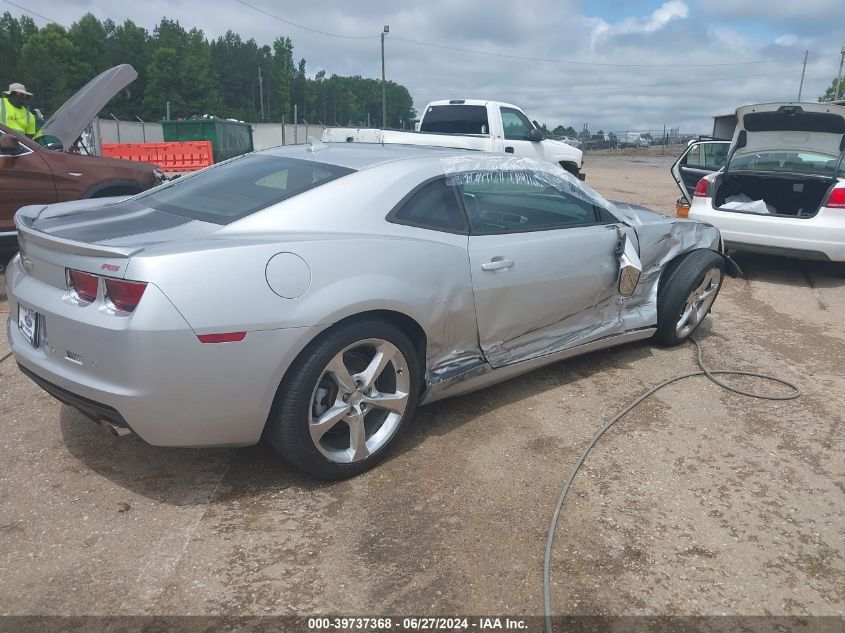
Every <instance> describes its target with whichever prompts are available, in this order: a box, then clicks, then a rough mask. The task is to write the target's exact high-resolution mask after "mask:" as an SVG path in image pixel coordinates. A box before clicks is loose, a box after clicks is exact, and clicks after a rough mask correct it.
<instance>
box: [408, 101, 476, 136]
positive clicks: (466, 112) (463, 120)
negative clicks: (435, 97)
mask: <svg viewBox="0 0 845 633" xmlns="http://www.w3.org/2000/svg"><path fill="white" fill-rule="evenodd" d="M489 131H490V125H489V124H488V122H487V107H486V106H479V105H442V106H429V108H428V110H426V111H425V114H424V115H423V120H422V123H421V124H420V132H440V133H441V134H488V133H489Z"/></svg>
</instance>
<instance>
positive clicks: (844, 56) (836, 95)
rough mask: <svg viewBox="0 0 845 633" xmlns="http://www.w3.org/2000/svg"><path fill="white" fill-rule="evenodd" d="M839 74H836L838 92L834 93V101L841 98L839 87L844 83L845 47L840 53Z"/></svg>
mask: <svg viewBox="0 0 845 633" xmlns="http://www.w3.org/2000/svg"><path fill="white" fill-rule="evenodd" d="M839 54H840V55H839V72H838V73H836V91H835V92H834V93H833V100H834V101H836V99H838V98H839V86H840V84H841V83H842V62H843V61H845V46H843V47H842V50H841V51H839Z"/></svg>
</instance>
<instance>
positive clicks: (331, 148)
mask: <svg viewBox="0 0 845 633" xmlns="http://www.w3.org/2000/svg"><path fill="white" fill-rule="evenodd" d="M315 149H316V151H312V149H311V145H308V144H305V145H286V146H284V147H271V148H270V149H266V150H262V151H261V152H257V153H259V154H269V155H271V156H284V157H287V158H299V159H303V160H315V161H317V162H320V163H328V164H330V165H337V166H339V167H347V168H349V169H355V170H356V171H357V170H362V169H367V168H368V167H374V166H375V165H381V164H384V163H389V162H394V161H397V160H409V159H414V158H417V159H419V158H422V159H425V158H430V159H431V160H432V161H440V160H441V159H444V158H457V157H461V156H467V155H471V156H473V157H477V158H487V157H501V156H500V155H499V154H493V153H490V152H475V151H472V150H467V149H455V148H448V147H428V146H425V145H401V144H397V143H320V144H318V145H316V146H315ZM502 158H503V157H502Z"/></svg>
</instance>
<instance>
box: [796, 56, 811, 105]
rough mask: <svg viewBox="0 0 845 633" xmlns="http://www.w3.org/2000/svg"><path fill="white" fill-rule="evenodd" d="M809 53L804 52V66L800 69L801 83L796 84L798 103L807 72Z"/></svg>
mask: <svg viewBox="0 0 845 633" xmlns="http://www.w3.org/2000/svg"><path fill="white" fill-rule="evenodd" d="M809 52H810V51H804V66H803V68H801V83H800V84H798V101H801V93H802V92H803V91H804V73H806V72H807V54H808V53H809Z"/></svg>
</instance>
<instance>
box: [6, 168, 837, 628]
mask: <svg viewBox="0 0 845 633" xmlns="http://www.w3.org/2000/svg"><path fill="white" fill-rule="evenodd" d="M670 163H671V159H670V158H669V157H662V156H649V157H631V156H626V157H614V156H589V157H588V159H587V163H586V168H585V170H586V172H587V174H588V180H587V182H588V183H589V184H590V185H591V186H593V187H595V188H596V189H597V190H598V191H600V192H602V193H603V194H605V195H606V196H607V197H609V198H612V199H620V200H625V201H630V202H635V203H639V204H644V205H646V206H650V207H652V208H655V209H657V210H660V211H663V212H667V213H669V212H671V211H672V210H673V209H674V201H675V199H676V198H677V195H678V192H677V189H676V188H675V185H674V183H673V182H672V180H671V178H670V176H669V174H668V166H669V164H670ZM737 261H738V262H739V263H740V265H741V266H742V267H743V268H744V269H745V272H746V275H745V276H744V277H743V278H740V279H730V280H728V281H727V283H726V284H725V286H724V288H723V291H722V293H721V295H720V297H719V299H718V301H717V302H716V305H715V308H714V310H713V313H712V315H711V317H710V318H709V319H708V320H707V321H706V322H705V324H704V325H703V326H702V329H701V330H700V339H701V340H702V343H703V345H704V348H705V357H706V360H707V361H708V362H709V363H710V364H711V365H712V366H714V367H726V368H727V367H729V368H740V369H747V370H760V371H763V372H766V373H773V374H776V375H779V376H783V377H784V378H786V379H788V380H792V381H795V382H797V383H798V384H799V385H800V386H801V388H802V390H803V391H804V395H803V396H802V397H801V398H800V399H799V400H794V401H789V402H768V401H760V400H749V399H746V398H742V397H740V396H737V395H735V394H732V393H728V392H725V391H723V390H720V389H718V388H717V387H715V386H714V385H712V384H710V383H708V382H707V381H705V380H703V379H700V378H694V379H691V380H687V381H685V382H683V383H680V384H677V385H673V386H671V387H669V388H667V389H666V390H664V391H663V392H661V393H660V394H658V395H657V396H656V397H654V398H652V399H650V400H649V401H647V402H646V403H644V404H643V405H642V406H640V407H639V408H638V409H636V410H635V411H634V412H633V413H631V414H630V415H629V416H628V417H627V418H625V419H624V420H623V421H622V422H620V423H619V424H618V425H617V427H615V428H614V429H613V430H612V431H610V432H609V433H608V434H607V435H606V436H605V437H604V438H603V439H602V440H601V441H600V443H599V444H598V446H597V448H596V449H595V450H594V452H593V454H592V455H591V457H590V458H589V459H588V461H587V463H586V466H585V468H584V470H583V471H582V473H581V474H580V475H579V477H578V478H577V479H576V482H575V485H574V487H573V489H572V493H571V497H570V500H569V501H568V502H567V504H566V506H565V507H564V512H563V516H562V519H561V522H560V525H559V529H558V533H557V541H556V549H555V554H554V559H553V567H552V578H553V583H554V586H553V588H552V597H553V602H554V608H555V611H556V612H559V613H563V614H589V615H722V614H727V615H769V616H771V615H795V616H798V615H800V616H807V615H830V616H837V615H838V616H840V617H841V616H842V614H843V607H845V560H843V543H845V521H843V507H845V504H843V501H845V488H843V483H845V462H843V459H842V455H843V448H844V447H843V432H842V431H843V429H842V420H843V413H842V412H843V410H845V372H843V371H842V370H843V362H842V357H843V351H845V330H843V327H842V314H843V313H845V287H843V281H844V280H843V277H844V276H845V268H843V266H842V265H833V264H819V263H807V262H797V261H791V260H786V259H780V258H774V257H763V256H750V255H746V256H738V257H737ZM1 292H2V287H0V293H1ZM0 299H5V297H4V296H3V295H2V294H0ZM3 311H5V312H8V304H7V303H6V302H5V301H0V312H3ZM3 316H5V315H3ZM7 351H8V348H7V346H6V343H5V340H3V341H2V342H0V356H2V355H4V354H5V353H6V352H7ZM694 367H695V362H694V355H693V350H692V348H691V347H689V346H683V347H680V348H675V349H662V348H659V347H656V346H654V345H651V344H650V343H649V342H648V341H646V342H643V343H637V344H631V345H627V346H624V347H620V348H616V349H612V350H606V351H602V352H597V353H593V354H590V355H587V356H584V357H581V358H578V359H574V360H570V361H567V362H563V363H560V364H557V365H553V366H550V367H547V368H544V369H541V370H538V371H535V372H533V373H530V374H528V375H525V376H522V377H519V378H516V379H514V380H511V381H510V382H508V383H506V384H503V385H499V386H495V387H492V388H489V389H487V390H485V391H482V392H478V393H476V394H472V395H468V396H464V397H461V398H456V399H453V400H448V401H444V402H440V403H435V404H433V405H430V406H428V407H424V408H422V409H421V410H420V411H419V413H418V415H417V417H416V418H415V420H414V423H413V425H412V426H411V427H410V428H408V429H407V430H406V433H405V435H404V436H403V437H402V438H401V440H400V441H399V445H398V448H397V450H396V451H395V452H394V453H393V456H392V457H391V458H390V459H389V460H388V461H386V462H385V463H384V464H383V465H381V466H380V467H378V468H377V469H375V470H374V471H371V472H369V473H367V474H365V475H363V476H360V477H357V478H355V479H352V480H350V481H345V482H341V483H331V484H326V483H318V482H315V481H312V480H310V479H308V478H307V477H305V476H303V475H301V474H299V473H298V472H296V471H294V470H293V469H291V468H289V467H287V466H286V465H285V464H283V463H280V462H279V461H278V460H277V459H276V458H275V457H274V456H273V455H272V454H271V453H270V452H269V451H268V450H267V449H265V448H262V447H255V448H247V449H237V450H168V449H161V448H153V447H150V446H147V445H145V444H144V443H143V442H141V441H139V440H138V439H135V438H132V437H130V438H127V439H124V440H115V439H114V438H112V437H110V436H108V435H107V434H105V432H103V431H102V430H101V429H99V428H98V427H96V426H95V425H93V424H92V423H90V422H89V421H87V420H86V419H85V418H83V417H82V416H81V415H80V414H78V413H77V412H75V411H74V410H73V409H71V408H68V407H65V406H62V405H60V404H59V403H58V402H57V401H55V400H53V399H52V398H51V397H50V396H48V395H47V394H45V393H44V392H42V391H41V390H40V389H39V388H38V387H36V386H35V385H34V384H33V383H31V382H30V381H29V380H27V379H26V378H25V377H24V376H23V375H22V374H20V373H19V371H18V370H17V368H16V367H15V365H14V363H13V362H12V361H10V360H7V361H5V362H4V363H3V364H2V365H0V385H2V388H1V389H0V447H2V458H0V613H3V614H7V615H26V614H56V615H131V614H184V615H253V614H298V615H310V614H316V613H323V614H325V613H347V614H348V613H353V614H361V615H366V614H370V615H372V614H408V613H416V614H425V615H437V614H442V615H453V614H465V613H476V614H479V613H506V614H515V615H537V614H541V613H542V605H543V602H542V563H543V549H544V544H545V533H546V529H547V526H548V522H549V519H550V515H551V511H552V508H553V505H554V502H555V500H556V498H557V495H558V492H559V488H560V485H561V484H562V481H563V479H564V477H565V475H566V473H567V471H568V469H569V467H570V465H571V463H572V462H573V460H574V459H575V458H576V456H577V454H578V452H579V451H580V449H581V447H582V446H583V445H584V444H585V442H586V441H587V440H588V439H589V437H590V436H591V435H592V434H593V433H594V432H595V431H596V430H597V429H598V428H599V427H600V426H601V425H602V423H603V421H604V420H605V419H607V418H608V417H609V416H611V415H612V414H613V413H614V412H615V411H617V410H618V409H620V408H621V407H622V406H624V405H625V404H626V403H627V402H629V401H630V400H632V399H633V398H635V397H636V396H637V395H638V394H640V393H642V392H643V391H644V390H645V389H646V388H648V387H649V386H651V385H653V384H655V383H657V382H659V381H661V380H663V379H665V378H667V377H670V376H672V375H675V374H678V373H682V372H688V371H691V370H693V369H694ZM748 386H752V385H750V384H749V385H748ZM753 387H754V388H757V389H761V390H767V389H772V390H773V389H776V388H775V387H771V386H770V385H760V384H755V385H753ZM839 622H840V623H841V620H839ZM1 628H2V627H0V629H1Z"/></svg>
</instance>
